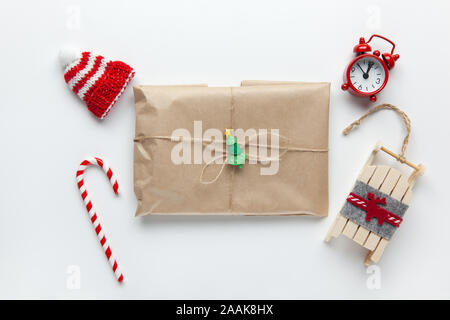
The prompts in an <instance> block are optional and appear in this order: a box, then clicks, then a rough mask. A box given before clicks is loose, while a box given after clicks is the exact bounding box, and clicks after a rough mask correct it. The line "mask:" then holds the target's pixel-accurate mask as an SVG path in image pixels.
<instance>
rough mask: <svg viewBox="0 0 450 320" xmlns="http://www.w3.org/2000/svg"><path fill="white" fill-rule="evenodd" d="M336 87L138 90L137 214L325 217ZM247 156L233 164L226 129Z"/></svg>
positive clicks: (260, 84)
mask: <svg viewBox="0 0 450 320" xmlns="http://www.w3.org/2000/svg"><path fill="white" fill-rule="evenodd" d="M329 92H330V84H329V83H300V82H269V81H243V82H242V84H241V86H240V87H208V86H206V85H192V86H136V87H134V97H135V104H136V131H135V139H134V190H135V193H136V197H137V200H138V207H137V211H136V216H142V215H147V214H163V215H169V214H180V215H314V216H327V215H328V114H329V96H330V95H329ZM225 129H230V130H231V132H233V135H235V136H236V137H237V139H238V143H239V142H240V144H239V145H240V146H241V147H242V149H243V150H244V151H245V153H246V155H247V160H246V162H245V164H243V165H242V168H239V167H237V166H233V165H229V164H227V163H226V152H225V150H227V149H226V147H228V146H226V145H225V136H224V130H225Z"/></svg>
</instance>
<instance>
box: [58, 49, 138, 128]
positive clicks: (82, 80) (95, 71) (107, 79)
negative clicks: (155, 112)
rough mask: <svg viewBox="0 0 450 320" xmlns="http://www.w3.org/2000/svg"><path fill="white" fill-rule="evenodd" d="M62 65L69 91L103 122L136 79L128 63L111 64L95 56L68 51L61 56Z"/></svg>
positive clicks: (117, 62)
mask: <svg viewBox="0 0 450 320" xmlns="http://www.w3.org/2000/svg"><path fill="white" fill-rule="evenodd" d="M60 61H61V64H62V65H63V67H65V70H64V79H65V80H66V82H67V84H68V85H69V87H70V89H72V91H73V92H75V94H77V95H78V96H79V97H80V99H81V100H83V101H84V102H85V103H86V105H87V108H88V109H89V110H90V111H91V112H92V113H93V114H94V115H95V116H96V117H97V118H100V119H103V118H104V117H106V115H107V114H108V112H109V111H110V110H111V108H112V106H114V104H115V103H116V101H117V100H118V99H119V97H120V95H121V94H122V92H123V91H124V90H125V88H126V87H127V85H128V82H130V80H131V79H132V78H133V77H134V70H133V68H131V67H130V66H129V65H127V64H126V63H124V62H121V61H110V60H108V59H106V58H104V57H102V56H100V55H96V54H94V53H92V52H83V53H81V54H80V53H77V52H76V51H74V50H70V49H69V50H68V49H65V50H62V51H61V52H60Z"/></svg>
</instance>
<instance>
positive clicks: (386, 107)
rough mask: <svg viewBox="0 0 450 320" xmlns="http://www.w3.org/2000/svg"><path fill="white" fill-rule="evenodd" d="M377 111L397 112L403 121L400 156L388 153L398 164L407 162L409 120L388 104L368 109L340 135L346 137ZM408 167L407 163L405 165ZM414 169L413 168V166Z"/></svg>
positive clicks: (401, 112) (405, 115) (404, 114)
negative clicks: (403, 133) (403, 134)
mask: <svg viewBox="0 0 450 320" xmlns="http://www.w3.org/2000/svg"><path fill="white" fill-rule="evenodd" d="M379 110H393V111H395V112H397V113H398V114H399V115H400V116H401V117H402V119H403V122H404V123H405V126H406V135H405V138H404V139H403V144H402V149H401V152H400V154H398V155H397V154H395V153H392V152H391V153H389V152H388V153H389V154H390V155H391V156H393V157H394V158H395V159H397V160H398V161H399V162H401V163H407V162H408V161H407V160H406V158H405V153H406V148H407V147H408V142H409V135H410V133H411V120H410V119H409V117H408V115H407V114H406V113H405V112H403V111H402V110H400V109H399V108H398V107H396V106H394V105H392V104H389V103H384V104H380V105H378V106H376V107H374V108H372V109H370V110H369V111H367V112H366V113H365V114H364V115H363V116H361V118H359V119H358V120H355V121H353V122H352V123H351V124H350V125H348V126H347V127H346V128H345V129H344V130H343V131H342V133H343V134H344V135H347V134H349V133H350V131H352V129H353V128H355V127H357V126H359V125H360V124H361V121H362V120H364V119H365V118H367V117H368V116H370V115H371V114H372V113H375V112H377V111H379ZM407 164H408V165H409V163H407ZM413 167H414V166H413Z"/></svg>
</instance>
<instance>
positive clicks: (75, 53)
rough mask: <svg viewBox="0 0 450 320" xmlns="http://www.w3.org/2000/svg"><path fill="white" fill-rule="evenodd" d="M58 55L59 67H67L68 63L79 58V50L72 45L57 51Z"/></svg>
mask: <svg viewBox="0 0 450 320" xmlns="http://www.w3.org/2000/svg"><path fill="white" fill-rule="evenodd" d="M58 57H59V63H60V64H61V67H63V68H67V66H68V65H69V64H71V63H72V62H74V61H76V60H78V59H80V58H81V50H78V49H77V48H74V47H65V48H62V49H61V50H60V51H59V55H58Z"/></svg>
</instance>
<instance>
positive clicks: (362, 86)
mask: <svg viewBox="0 0 450 320" xmlns="http://www.w3.org/2000/svg"><path fill="white" fill-rule="evenodd" d="M348 81H349V83H351V84H352V85H353V87H354V88H355V89H356V90H357V91H359V92H361V93H363V94H367V95H370V94H373V93H376V92H378V91H380V90H381V89H382V88H383V87H384V86H385V84H386V83H385V82H386V69H385V67H384V65H383V64H382V63H381V61H380V60H379V59H378V58H376V57H375V56H367V55H364V56H361V57H360V58H359V59H356V60H355V61H354V62H353V64H352V65H350V66H349V70H348Z"/></svg>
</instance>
